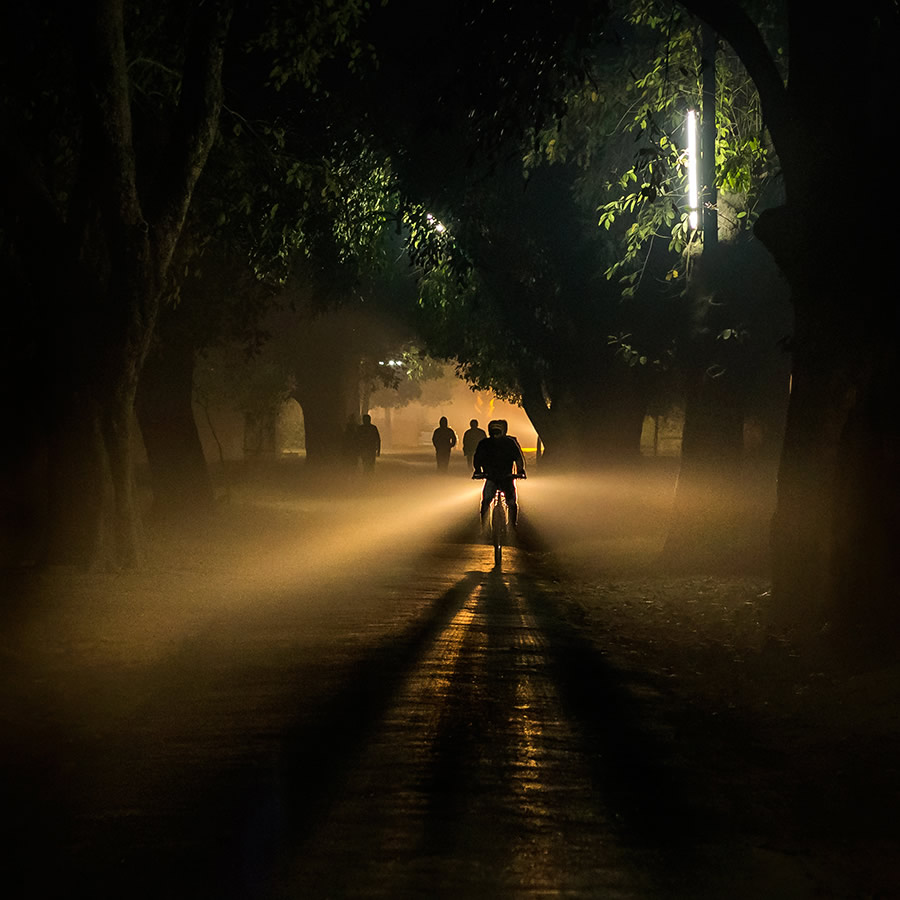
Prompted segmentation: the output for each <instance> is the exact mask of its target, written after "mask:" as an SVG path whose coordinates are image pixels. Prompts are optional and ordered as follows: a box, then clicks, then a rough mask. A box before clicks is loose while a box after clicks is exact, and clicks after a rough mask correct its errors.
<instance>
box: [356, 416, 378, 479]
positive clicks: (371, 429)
mask: <svg viewBox="0 0 900 900" xmlns="http://www.w3.org/2000/svg"><path fill="white" fill-rule="evenodd" d="M356 446H357V452H358V453H359V458H360V459H361V460H362V467H363V471H364V472H371V471H372V470H373V469H374V468H375V457H376V456H381V435H380V434H379V433H378V427H377V426H376V425H373V424H372V417H371V416H370V415H365V416H363V417H362V425H360V426H359V430H358V431H357V444H356Z"/></svg>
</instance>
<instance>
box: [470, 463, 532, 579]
mask: <svg viewBox="0 0 900 900" xmlns="http://www.w3.org/2000/svg"><path fill="white" fill-rule="evenodd" d="M524 477H525V475H524V473H521V472H516V473H514V474H512V475H507V476H504V479H503V480H504V481H505V480H506V478H524ZM472 478H473V479H474V480H475V481H484V480H486V478H487V476H486V475H485V474H484V473H483V472H476V473H475V474H474V475H473V476H472ZM495 484H497V490H496V492H495V493H494V497H493V499H492V500H491V506H490V523H491V544H493V547H494V566H495V567H496V568H500V565H501V564H502V562H503V547H504V545H505V544H506V543H507V540H506V537H507V534H508V531H509V506H508V504H507V502H506V493H505V492H504V491H503V489H502V488H501V487H500V484H502V482H499V481H498V482H495Z"/></svg>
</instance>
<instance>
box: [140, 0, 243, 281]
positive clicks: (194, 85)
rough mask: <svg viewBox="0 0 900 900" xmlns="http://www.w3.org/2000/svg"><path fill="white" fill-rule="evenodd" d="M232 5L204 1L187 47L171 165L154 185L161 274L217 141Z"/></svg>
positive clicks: (228, 0)
mask: <svg viewBox="0 0 900 900" xmlns="http://www.w3.org/2000/svg"><path fill="white" fill-rule="evenodd" d="M232 9H233V2H232V0H201V2H200V4H199V6H198V9H197V11H196V14H195V16H194V21H193V23H192V27H191V33H190V37H189V42H188V48H187V56H186V60H185V66H184V75H183V78H182V83H181V96H180V100H179V106H178V113H177V121H176V126H175V130H174V134H173V138H172V142H171V153H172V158H171V165H170V166H169V167H167V169H166V179H165V183H163V184H161V185H155V186H154V187H155V190H156V191H157V192H158V193H157V198H156V199H157V203H156V204H155V206H154V215H153V226H154V240H155V243H156V246H157V251H158V264H159V265H160V267H161V268H160V271H165V269H166V268H167V267H168V265H169V262H170V261H171V258H172V253H173V251H174V248H175V243H176V242H177V239H178V235H179V233H180V232H181V227H182V225H183V223H184V219H185V216H186V215H187V210H188V206H189V205H190V201H191V197H192V195H193V191H194V187H195V186H196V184H197V180H198V179H199V177H200V173H201V172H202V171H203V167H204V165H205V164H206V160H207V157H208V156H209V152H210V150H211V148H212V145H213V141H214V140H215V136H216V131H217V129H218V124H219V114H220V112H221V109H222V102H223V89H222V66H223V62H224V58H225V41H226V38H227V34H228V28H229V25H230V22H231V15H232Z"/></svg>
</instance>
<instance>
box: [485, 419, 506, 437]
mask: <svg viewBox="0 0 900 900" xmlns="http://www.w3.org/2000/svg"><path fill="white" fill-rule="evenodd" d="M508 427H509V426H508V425H507V423H506V419H492V420H491V421H490V422H488V434H489V435H490V436H491V437H500V436H502V435H504V434H506V429H507V428H508Z"/></svg>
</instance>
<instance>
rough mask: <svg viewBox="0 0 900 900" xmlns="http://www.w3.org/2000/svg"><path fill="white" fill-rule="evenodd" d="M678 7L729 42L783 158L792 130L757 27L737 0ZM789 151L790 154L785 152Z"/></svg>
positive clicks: (783, 92)
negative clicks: (750, 84) (746, 74)
mask: <svg viewBox="0 0 900 900" xmlns="http://www.w3.org/2000/svg"><path fill="white" fill-rule="evenodd" d="M679 2H680V3H681V5H682V6H683V7H684V8H685V9H687V10H688V11H689V12H691V13H693V14H694V15H695V16H697V17H698V18H700V19H702V20H703V21H704V22H706V23H707V24H708V25H710V26H712V28H714V29H715V30H716V31H717V32H718V33H719V35H720V36H721V37H722V38H724V39H725V40H726V41H728V43H729V44H731V46H732V48H733V49H734V51H735V53H737V55H738V56H739V57H740V60H741V62H742V63H743V64H744V67H745V68H746V69H747V72H748V74H749V75H750V77H751V78H752V79H753V83H754V84H755V85H756V90H757V92H758V93H759V99H760V103H761V104H762V110H763V119H764V121H765V123H766V127H767V128H768V129H769V134H771V136H772V142H773V143H774V144H775V149H776V151H777V152H778V153H779V155H780V156H781V155H782V151H785V150H788V145H789V144H790V143H791V141H792V137H793V128H792V124H791V123H792V117H791V110H790V100H789V95H788V90H787V87H786V86H785V83H784V80H783V79H782V77H781V73H780V72H779V71H778V67H777V66H776V65H775V60H774V59H773V58H772V54H771V52H770V50H769V48H768V47H767V46H766V42H765V41H764V40H763V37H762V35H761V34H760V31H759V28H757V27H756V24H755V23H754V22H753V20H752V19H751V18H750V16H748V15H747V13H746V12H744V10H743V9H742V8H741V7H740V6H739V5H738V3H737V2H736V0H679ZM788 152H789V151H788Z"/></svg>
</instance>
